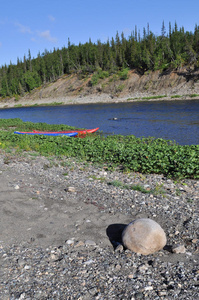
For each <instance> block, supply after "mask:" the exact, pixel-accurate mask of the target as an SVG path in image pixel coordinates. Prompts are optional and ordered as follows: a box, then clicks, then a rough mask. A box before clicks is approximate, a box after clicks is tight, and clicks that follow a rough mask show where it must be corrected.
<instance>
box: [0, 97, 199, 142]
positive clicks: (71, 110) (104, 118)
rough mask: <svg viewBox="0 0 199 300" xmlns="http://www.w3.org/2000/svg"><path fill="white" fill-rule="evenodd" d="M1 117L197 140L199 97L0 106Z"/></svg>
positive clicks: (124, 133) (180, 140)
mask: <svg viewBox="0 0 199 300" xmlns="http://www.w3.org/2000/svg"><path fill="white" fill-rule="evenodd" d="M0 118H5V119H9V118H20V119H22V120H23V121H31V122H45V123H48V124H66V125H70V126H76V127H78V128H95V127H100V130H102V131H103V133H104V134H106V135H111V134H122V135H135V136H136V137H148V136H152V137H156V138H163V139H169V140H175V141H176V142H177V143H179V144H180V145H191V144H195V145H198V144H199V99H198V100H189V101H188V100H187V101H181V100H180V101H179V100H178V101H150V102H149V101H146V102H145V101H144V102H143V101H142V102H131V103H111V104H104V103H103V104H82V105H66V106H43V107H39V106H38V107H21V108H8V109H0Z"/></svg>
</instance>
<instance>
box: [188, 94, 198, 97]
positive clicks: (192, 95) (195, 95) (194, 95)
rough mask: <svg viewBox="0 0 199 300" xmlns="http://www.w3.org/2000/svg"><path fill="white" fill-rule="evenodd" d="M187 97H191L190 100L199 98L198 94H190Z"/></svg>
mask: <svg viewBox="0 0 199 300" xmlns="http://www.w3.org/2000/svg"><path fill="white" fill-rule="evenodd" d="M189 97H191V98H195V97H199V94H191V95H189Z"/></svg>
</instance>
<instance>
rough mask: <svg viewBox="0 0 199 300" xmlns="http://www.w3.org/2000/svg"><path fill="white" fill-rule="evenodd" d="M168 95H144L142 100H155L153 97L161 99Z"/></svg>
mask: <svg viewBox="0 0 199 300" xmlns="http://www.w3.org/2000/svg"><path fill="white" fill-rule="evenodd" d="M165 97H167V95H159V96H158V95H157V96H150V97H142V100H153V99H161V98H165Z"/></svg>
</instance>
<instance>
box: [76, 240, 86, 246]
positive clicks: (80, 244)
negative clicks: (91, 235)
mask: <svg viewBox="0 0 199 300" xmlns="http://www.w3.org/2000/svg"><path fill="white" fill-rule="evenodd" d="M84 245H85V244H84V242H82V241H79V242H78V243H77V244H76V245H75V248H78V247H81V246H84Z"/></svg>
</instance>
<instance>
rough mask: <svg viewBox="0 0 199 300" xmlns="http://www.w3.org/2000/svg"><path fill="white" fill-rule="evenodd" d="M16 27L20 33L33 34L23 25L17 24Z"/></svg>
mask: <svg viewBox="0 0 199 300" xmlns="http://www.w3.org/2000/svg"><path fill="white" fill-rule="evenodd" d="M15 26H16V27H17V28H18V29H19V31H20V32H21V33H29V34H32V31H31V29H30V27H28V26H24V25H22V24H20V23H15Z"/></svg>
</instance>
